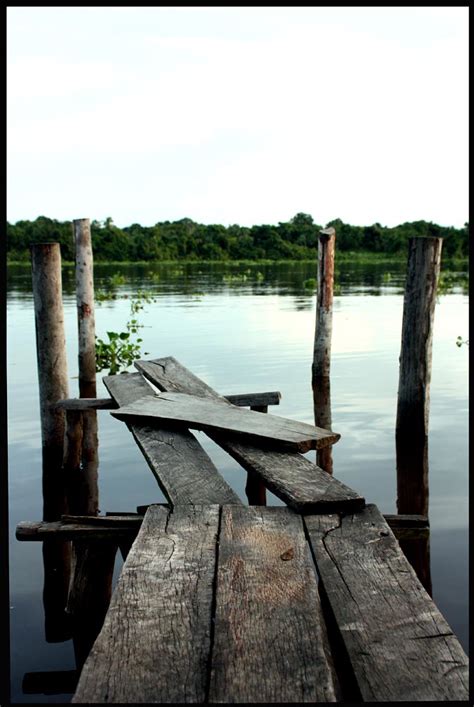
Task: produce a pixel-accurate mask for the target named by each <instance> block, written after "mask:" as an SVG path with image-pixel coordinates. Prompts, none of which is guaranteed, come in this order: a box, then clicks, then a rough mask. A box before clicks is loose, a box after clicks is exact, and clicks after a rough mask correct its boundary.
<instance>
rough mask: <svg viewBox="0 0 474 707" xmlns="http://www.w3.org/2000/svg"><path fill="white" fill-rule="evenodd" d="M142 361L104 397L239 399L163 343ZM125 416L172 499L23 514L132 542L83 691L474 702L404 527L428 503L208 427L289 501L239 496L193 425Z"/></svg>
mask: <svg viewBox="0 0 474 707" xmlns="http://www.w3.org/2000/svg"><path fill="white" fill-rule="evenodd" d="M136 365H137V368H138V370H139V373H136V374H128V375H120V376H109V377H108V378H106V379H104V382H105V384H106V387H107V389H108V390H109V392H110V395H111V401H108V402H103V401H102V403H101V404H97V405H96V407H97V408H100V407H103V408H105V409H113V408H114V407H115V408H117V407H118V408H120V407H125V406H133V405H134V403H136V402H137V401H139V400H142V399H143V398H146V397H150V399H151V398H152V397H153V396H154V391H153V389H152V388H151V387H150V386H149V385H148V383H147V382H146V380H145V378H147V379H148V380H149V381H150V382H152V383H153V384H154V385H155V386H156V387H157V388H158V389H159V390H160V391H166V392H172V393H181V394H185V395H188V396H198V397H200V398H205V399H208V400H210V401H217V402H219V403H220V404H221V405H222V407H224V406H228V405H231V406H232V405H236V404H237V405H238V404H239V401H238V400H237V399H235V400H234V402H232V401H229V400H228V399H226V398H224V397H222V396H220V395H218V393H216V392H215V391H214V390H212V389H211V388H210V387H209V386H207V385H206V384H205V383H204V382H203V381H201V380H200V379H199V378H197V377H196V376H195V375H194V374H192V373H191V372H190V371H188V370H187V369H186V368H184V367H183V366H182V365H181V364H179V362H177V361H176V360H175V359H173V358H171V357H168V358H163V359H158V360H155V361H146V362H143V361H142V362H139V363H138V364H136ZM229 397H230V396H229ZM243 404H250V405H251V404H252V401H251V396H249V397H247V398H246V399H245V402H244V403H243ZM261 404H264V405H265V404H266V403H262V402H261ZM70 405H73V403H70ZM82 405H85V403H82ZM147 409H148V408H147ZM134 410H135V408H134ZM115 411H116V410H115ZM104 414H106V413H104ZM223 417H224V416H223ZM126 424H127V426H128V428H129V429H130V431H131V432H132V434H133V436H134V438H135V440H136V442H137V444H138V445H139V447H140V449H141V450H142V452H143V454H144V456H145V457H146V459H147V461H148V464H149V465H150V468H151V470H152V472H153V474H154V475H155V477H156V478H157V481H158V483H159V485H160V487H161V489H162V490H163V492H164V494H165V496H166V498H167V500H168V504H166V505H158V504H155V505H153V504H152V505H150V506H149V507H148V508H147V509H146V512H145V513H144V514H141V513H140V514H130V515H129V516H107V517H77V516H76V517H63V519H62V520H61V521H58V522H56V523H26V522H25V523H21V524H20V525H19V526H18V528H17V537H18V539H20V540H42V541H47V540H48V539H49V538H55V539H58V538H64V539H66V538H67V539H76V540H81V542H90V543H110V544H115V546H117V545H120V543H124V542H125V543H128V547H129V548H130V550H129V552H128V556H127V559H126V561H125V563H124V566H123V570H122V573H121V576H120V578H119V581H118V584H117V587H116V589H115V592H114V594H113V597H112V600H111V602H110V606H109V609H108V612H107V615H106V617H105V621H104V624H103V626H102V630H101V631H100V634H99V635H98V637H97V640H96V641H95V643H94V646H93V648H92V650H91V652H90V654H89V656H88V658H87V660H86V662H85V664H84V667H83V669H82V673H81V676H80V679H79V682H78V685H77V689H76V692H75V695H74V697H73V700H72V701H73V702H76V703H140V702H148V703H150V702H151V703H155V702H156V703H162V702H166V703H188V702H192V703H196V702H198V703H215V702H237V703H239V702H241V703H248V702H267V703H278V702H335V701H352V702H358V701H364V702H365V701H367V702H374V701H375V702H378V701H389V702H391V701H425V700H426V701H439V700H446V701H459V700H463V701H467V700H468V698H469V691H468V659H467V657H466V655H465V653H464V651H463V649H462V647H461V646H460V644H459V641H458V640H457V638H456V637H455V636H454V634H453V632H452V631H451V629H450V627H449V625H448V624H447V622H446V620H445V619H444V618H443V616H442V615H441V613H440V612H439V610H438V609H437V607H436V606H435V604H434V602H433V601H432V599H431V597H430V596H429V594H428V593H427V592H426V591H425V589H424V588H423V586H422V584H421V583H420V581H419V579H418V578H417V576H416V574H415V572H414V570H413V569H412V567H411V565H410V564H409V563H408V561H407V559H406V558H405V556H404V554H403V552H402V551H401V549H400V546H399V544H398V540H397V537H396V536H397V535H399V533H403V531H404V530H407V529H409V530H413V529H414V528H416V526H419V525H423V526H424V527H425V528H426V519H425V520H423V519H421V518H420V517H413V516H411V517H406V518H405V517H403V516H398V517H396V518H398V520H397V519H394V518H392V517H388V516H387V517H384V516H382V514H381V513H380V512H379V511H378V509H377V508H376V506H374V505H371V504H366V503H365V499H364V498H363V497H362V496H361V495H360V494H359V493H357V492H356V491H354V490H353V489H350V488H349V487H347V486H346V485H345V484H343V483H341V482H340V481H338V480H337V479H336V478H334V477H333V476H331V475H330V474H328V473H326V472H324V471H322V470H321V469H319V468H318V467H317V466H316V465H315V464H313V463H311V462H310V461H309V460H308V459H306V458H305V457H303V456H302V455H301V454H299V453H298V452H296V451H288V450H286V449H285V450H283V449H280V448H279V449H268V448H264V447H262V446H259V444H258V443H257V442H255V440H253V441H252V440H249V439H248V438H246V437H245V436H243V437H242V436H236V435H235V434H233V433H232V432H231V431H230V432H229V431H225V430H223V429H208V430H207V434H208V436H209V437H211V439H213V440H214V441H215V442H216V443H217V444H218V445H220V446H221V447H222V448H223V449H225V450H226V451H227V452H229V453H230V454H231V455H232V456H233V457H234V458H235V459H237V461H239V462H240V464H241V465H242V466H243V468H244V469H245V470H246V471H247V472H248V473H249V474H250V475H252V476H253V477H255V478H256V479H258V480H259V481H260V482H262V483H263V484H264V485H265V486H266V487H267V488H268V489H270V490H271V491H272V492H273V493H275V494H276V495H277V496H278V497H279V498H280V499H281V500H282V501H284V502H285V504H286V507H266V506H249V507H247V506H244V505H243V504H242V503H241V501H240V499H239V498H238V497H237V495H236V494H235V493H234V491H233V490H232V489H231V488H230V487H229V486H228V484H227V483H226V482H225V480H224V479H223V477H222V476H221V475H220V474H219V471H218V470H217V469H216V467H215V466H214V464H213V463H212V461H211V460H210V458H209V457H208V456H207V454H206V453H205V451H204V449H203V448H202V447H201V445H200V444H199V443H198V441H197V439H196V438H195V437H194V436H193V435H192V433H191V432H190V431H189V430H188V429H186V428H185V427H183V426H181V427H176V425H175V424H174V425H173V424H169V423H168V422H167V421H166V420H162V419H161V420H153V419H151V418H150V416H146V415H145V416H143V417H140V416H136V415H135V414H134V415H133V417H128V418H127V422H126ZM140 510H141V509H140ZM391 526H393V530H392V528H391ZM132 543H133V544H132Z"/></svg>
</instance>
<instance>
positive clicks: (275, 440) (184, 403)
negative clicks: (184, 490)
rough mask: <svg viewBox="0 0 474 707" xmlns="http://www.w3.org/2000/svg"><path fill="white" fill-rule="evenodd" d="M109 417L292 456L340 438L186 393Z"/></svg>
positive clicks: (151, 399)
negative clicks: (195, 432) (220, 437)
mask: <svg viewBox="0 0 474 707" xmlns="http://www.w3.org/2000/svg"><path fill="white" fill-rule="evenodd" d="M110 414H111V415H113V416H114V417H117V418H118V419H119V420H126V421H131V419H132V420H133V419H135V418H137V417H139V418H147V419H148V418H153V419H154V418H156V419H159V420H162V421H164V422H165V423H172V424H173V425H174V424H175V423H176V424H177V425H179V426H180V427H183V426H185V427H191V428H192V429H197V430H203V431H204V432H218V433H219V434H221V433H222V434H225V435H228V436H229V437H231V438H236V439H238V440H241V441H248V442H250V443H252V444H255V445H262V446H265V448H275V447H276V448H278V447H280V448H282V449H283V448H285V449H288V450H291V451H295V452H309V450H310V449H316V448H318V449H320V448H321V447H323V446H327V445H328V444H334V443H335V442H337V440H338V439H339V438H340V435H339V434H336V433H335V432H328V430H324V429H322V428H321V427H314V426H313V425H308V424H307V423H305V422H299V421H298V420H290V419H287V418H285V417H278V416H277V415H261V414H260V413H258V412H255V411H254V410H247V409H246V408H240V407H237V406H236V405H229V404H228V403H227V401H226V400H224V399H223V398H222V399H216V400H212V399H206V398H200V397H198V396H196V395H187V394H186V393H161V394H160V395H155V396H153V397H151V396H145V397H143V398H139V399H138V400H135V402H134V403H132V404H131V405H124V406H121V407H120V408H119V409H118V410H113V411H111V413H110Z"/></svg>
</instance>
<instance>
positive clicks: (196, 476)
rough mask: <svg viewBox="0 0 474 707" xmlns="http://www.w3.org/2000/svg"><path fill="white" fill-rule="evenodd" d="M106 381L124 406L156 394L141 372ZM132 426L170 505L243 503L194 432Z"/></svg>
mask: <svg viewBox="0 0 474 707" xmlns="http://www.w3.org/2000/svg"><path fill="white" fill-rule="evenodd" d="M103 381H104V384H105V386H106V388H107V390H108V391H109V393H110V394H111V396H112V397H113V398H114V400H115V401H116V402H117V403H118V404H119V405H121V406H122V405H127V404H130V403H132V402H134V401H135V400H137V399H138V398H140V397H143V396H145V395H149V396H153V395H154V393H153V390H152V389H151V387H150V386H149V385H148V383H147V382H146V381H145V380H144V379H143V378H142V376H140V375H139V374H138V373H128V374H122V375H120V376H107V377H105V378H104V379H103ZM128 427H129V429H130V431H131V432H132V434H133V436H134V438H135V440H136V442H137V444H138V446H139V447H140V449H141V451H142V453H143V455H144V456H145V459H146V460H147V462H148V464H149V466H150V469H151V470H152V472H153V474H154V476H155V478H156V479H157V481H158V484H159V486H160V488H161V489H162V491H163V493H164V494H165V496H166V498H167V499H168V500H169V501H170V503H172V504H179V503H205V504H212V503H221V504H223V503H240V499H239V497H238V496H237V494H236V493H234V491H233V490H232V489H231V488H230V486H229V485H228V484H227V483H226V482H225V481H224V479H223V478H222V476H221V475H220V474H219V472H218V471H217V469H216V467H215V466H214V464H213V463H212V461H211V460H210V458H209V456H208V455H207V454H206V452H205V451H204V449H203V448H202V447H201V445H200V444H199V442H198V441H197V439H196V438H195V437H194V436H193V435H192V434H191V432H188V431H184V430H183V431H179V432H178V431H176V430H171V429H167V428H166V427H164V426H162V425H160V426H158V424H157V423H153V424H152V425H148V424H147V425H144V424H142V423H137V422H132V423H130V424H129V425H128Z"/></svg>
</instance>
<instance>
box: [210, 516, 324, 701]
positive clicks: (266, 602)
mask: <svg viewBox="0 0 474 707" xmlns="http://www.w3.org/2000/svg"><path fill="white" fill-rule="evenodd" d="M335 700H336V688H335V684H334V673H333V668H332V659H331V655H330V650H329V647H328V642H327V636H326V628H325V624H324V619H323V616H322V612H321V606H320V600H319V594H318V586H317V580H316V573H315V569H314V564H313V561H312V558H311V553H310V551H309V547H308V544H307V542H306V538H305V534H304V529H303V523H302V519H301V516H298V515H296V514H295V513H294V512H293V511H291V510H290V509H288V508H278V507H273V508H265V507H256V506H252V507H244V506H224V508H223V509H222V520H221V532H220V537H219V556H218V570H217V598H216V617H215V634H214V646H213V657H212V670H211V682H210V691H209V702H210V703H215V702H226V703H237V704H239V703H251V704H252V703H257V702H264V703H265V702H266V703H270V704H272V703H274V702H284V703H288V702H301V703H302V702H333V701H335Z"/></svg>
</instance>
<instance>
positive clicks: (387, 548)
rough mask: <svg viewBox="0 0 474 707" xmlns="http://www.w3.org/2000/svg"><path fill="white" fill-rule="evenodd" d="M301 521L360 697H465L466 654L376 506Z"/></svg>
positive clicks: (306, 518) (433, 698) (440, 698)
mask: <svg viewBox="0 0 474 707" xmlns="http://www.w3.org/2000/svg"><path fill="white" fill-rule="evenodd" d="M304 522H305V524H306V527H307V529H308V533H309V538H310V542H311V545H312V548H313V552H314V556H315V560H316V566H317V570H318V573H319V576H320V579H321V582H322V584H323V587H324V590H325V592H326V594H327V597H328V600H329V603H330V606H331V609H332V611H333V613H334V616H335V619H336V622H337V624H338V627H339V630H340V633H341V635H342V640H343V642H344V645H345V647H346V649H347V653H348V655H349V659H350V661H351V664H352V668H353V670H354V675H355V678H356V681H357V684H358V687H359V689H360V693H361V696H362V699H363V700H364V701H377V702H383V701H389V702H392V701H394V702H395V701H417V700H467V699H468V677H467V671H468V667H467V666H468V660H467V657H466V655H465V653H464V651H463V650H462V647H461V645H460V644H459V641H458V640H457V638H456V637H455V636H454V635H453V632H452V631H451V629H450V627H449V625H448V624H447V622H446V620H445V619H444V618H443V616H442V615H441V613H440V612H439V610H438V609H437V607H436V606H435V604H434V603H433V601H432V600H431V598H430V597H429V595H428V594H427V592H426V591H425V590H424V589H423V587H422V585H421V584H420V582H419V581H418V579H417V577H416V575H415V573H414V571H413V569H412V568H411V566H410V564H409V563H408V561H407V560H406V558H405V557H404V555H403V553H402V551H401V550H400V546H399V545H398V543H397V541H396V540H395V538H394V536H393V534H392V532H391V530H390V528H389V526H388V524H387V523H386V522H385V520H384V519H383V517H382V515H381V514H380V512H379V511H378V509H377V508H376V507H375V506H374V505H368V506H367V507H366V508H365V510H363V511H361V512H360V513H357V514H355V515H346V516H343V517H340V516H339V515H337V514H334V515H326V516H306V517H305V518H304Z"/></svg>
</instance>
